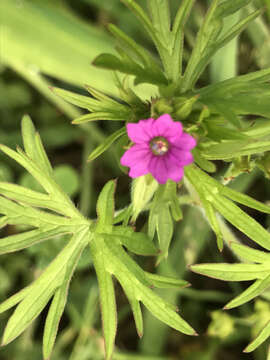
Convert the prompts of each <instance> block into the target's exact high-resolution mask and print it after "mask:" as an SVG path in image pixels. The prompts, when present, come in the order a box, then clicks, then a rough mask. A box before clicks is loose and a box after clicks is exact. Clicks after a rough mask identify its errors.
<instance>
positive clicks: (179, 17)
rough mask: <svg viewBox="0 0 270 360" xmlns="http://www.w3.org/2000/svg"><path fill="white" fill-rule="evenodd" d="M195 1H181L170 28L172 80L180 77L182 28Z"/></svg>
mask: <svg viewBox="0 0 270 360" xmlns="http://www.w3.org/2000/svg"><path fill="white" fill-rule="evenodd" d="M194 1H195V0H183V1H182V2H181V4H180V6H179V9H178V11H177V13H176V16H175V19H174V23H173V27H172V49H173V51H172V63H171V67H172V74H173V76H172V78H173V79H174V80H179V78H180V76H181V75H182V59H183V40H184V26H185V23H186V21H187V20H188V17H189V14H190V11H191V9H192V7H193V5H194Z"/></svg>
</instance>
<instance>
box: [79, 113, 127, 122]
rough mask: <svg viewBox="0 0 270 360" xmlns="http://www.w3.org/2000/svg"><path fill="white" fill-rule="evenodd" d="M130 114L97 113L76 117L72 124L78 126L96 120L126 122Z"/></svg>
mask: <svg viewBox="0 0 270 360" xmlns="http://www.w3.org/2000/svg"><path fill="white" fill-rule="evenodd" d="M129 115H130V114H126V113H123V112H122V113H121V112H117V113H114V112H110V111H99V112H94V113H91V114H86V115H82V116H80V117H78V118H77V119H75V120H73V121H72V124H75V125H79V124H83V123H86V122H89V121H97V120H111V121H126V120H128V119H129Z"/></svg>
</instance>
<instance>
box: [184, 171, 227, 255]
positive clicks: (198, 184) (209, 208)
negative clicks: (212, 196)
mask: <svg viewBox="0 0 270 360" xmlns="http://www.w3.org/2000/svg"><path fill="white" fill-rule="evenodd" d="M192 169H193V168H192V167H187V168H186V171H185V174H186V176H187V178H188V180H189V181H190V183H191V184H192V186H193V187H194V189H195V190H196V192H197V193H198V195H199V198H200V201H201V202H202V205H203V209H204V210H205V215H206V218H207V219H208V221H209V224H210V226H211V228H212V230H213V231H214V233H215V235H216V239H217V246H218V249H219V251H222V249H223V235H222V231H221V229H220V225H219V222H218V220H217V215H216V212H215V209H214V207H213V205H212V204H211V202H209V201H208V196H209V194H208V190H207V189H205V187H204V186H203V182H202V181H198V178H199V177H200V176H198V177H196V173H195V172H193V171H192ZM195 169H196V168H194V170H195ZM196 170H197V169H196ZM202 174H204V173H202ZM198 175H199V174H198ZM200 175H201V172H200ZM209 178H210V177H209ZM210 179H211V178H210ZM213 189H214V186H213Z"/></svg>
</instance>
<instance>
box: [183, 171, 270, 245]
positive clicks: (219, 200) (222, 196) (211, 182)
mask: <svg viewBox="0 0 270 360" xmlns="http://www.w3.org/2000/svg"><path fill="white" fill-rule="evenodd" d="M185 174H186V176H187V178H188V180H189V181H190V183H191V184H192V185H193V187H194V189H195V190H196V191H197V193H198V195H199V197H200V200H201V201H202V204H203V206H205V209H206V215H208V214H207V207H208V205H209V204H210V205H211V206H212V207H213V208H214V209H215V210H216V211H218V212H219V213H220V214H221V215H222V216H223V217H224V218H225V219H226V220H228V221H229V222H230V223H231V224H233V225H234V226H235V227H236V228H238V229H239V230H240V231H242V232H243V233H244V234H246V235H247V236H249V237H250V238H251V239H252V240H253V241H255V242H256V243H257V244H259V245H261V246H262V247H264V248H265V249H267V250H270V234H269V233H268V231H267V230H265V229H264V228H263V227H262V226H261V225H260V224H259V223H258V222H257V221H255V220H254V219H253V218H252V217H251V216H249V215H247V214H246V213H245V212H244V211H243V210H242V209H240V208H239V207H238V206H237V205H235V204H234V203H233V202H232V201H231V200H229V199H232V200H234V201H236V202H239V203H240V204H243V205H246V206H248V207H250V208H253V209H257V210H259V211H262V212H265V213H269V211H270V207H269V206H267V205H265V204H263V203H260V202H259V201H256V200H254V199H252V198H251V197H249V196H247V195H245V194H240V193H238V192H236V191H235V190H233V189H229V188H227V187H225V186H224V185H222V184H220V183H219V182H218V181H216V180H215V179H213V178H211V177H210V176H208V175H207V174H206V173H204V172H203V171H201V170H200V169H198V168H197V167H196V166H194V165H191V166H188V167H186V170H185ZM208 219H209V222H210V225H211V227H212V229H213V230H214V231H215V228H214V226H213V224H212V222H211V217H210V216H208Z"/></svg>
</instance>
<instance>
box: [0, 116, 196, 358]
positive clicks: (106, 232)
mask: <svg viewBox="0 0 270 360" xmlns="http://www.w3.org/2000/svg"><path fill="white" fill-rule="evenodd" d="M22 132H23V136H24V139H23V140H24V146H25V151H26V152H23V151H22V150H21V149H18V151H17V152H16V151H14V150H11V149H9V148H7V147H5V146H3V145H2V146H1V149H2V150H3V152H4V153H5V154H7V155H9V156H10V157H11V158H13V159H14V160H16V161H17V162H18V163H19V164H21V165H22V166H23V167H24V168H25V169H26V170H28V171H29V173H30V174H31V175H32V176H33V177H34V178H35V179H36V180H37V181H38V182H39V183H40V184H41V185H42V187H43V189H44V193H41V192H40V193H39V192H36V191H32V190H29V189H26V188H24V187H21V186H17V185H13V184H8V183H4V182H1V183H0V213H1V214H2V215H3V216H2V217H1V224H2V225H3V226H4V225H6V224H15V225H19V224H23V225H26V226H27V227H28V230H27V231H25V232H23V233H21V234H16V235H12V236H8V237H6V238H4V239H2V240H1V242H0V243H1V246H0V253H7V252H12V251H18V250H21V249H23V248H25V247H28V246H31V245H33V244H35V243H38V242H40V241H45V240H47V239H50V238H53V237H55V236H59V235H64V234H67V233H68V234H70V236H71V239H70V240H69V241H68V242H67V243H66V244H65V246H64V247H63V249H62V250H61V251H60V252H59V254H58V255H57V256H56V257H55V259H54V260H53V261H52V262H51V263H50V264H49V266H48V267H47V268H46V269H45V270H44V272H43V273H42V274H41V275H40V276H39V277H38V278H37V279H36V280H35V281H33V283H31V284H30V285H29V286H27V287H26V288H24V289H23V290H21V291H19V292H18V293H16V294H14V295H13V296H11V297H10V298H9V299H7V300H6V301H4V302H3V303H2V304H0V313H1V312H3V311H6V310H8V309H10V308H11V307H13V306H16V305H17V306H16V309H15V311H14V313H13V314H12V316H11V317H10V319H9V320H8V323H7V326H6V328H5V331H4V335H3V342H2V344H3V345H6V344H8V343H9V342H11V341H12V340H14V339H15V338H16V337H17V336H19V335H20V334H21V333H22V332H23V331H24V330H25V329H26V328H27V327H28V326H29V325H30V324H31V323H32V322H33V321H34V319H35V318H37V317H38V316H39V314H40V313H41V311H42V310H43V309H44V308H45V307H46V305H47V304H48V302H49V301H50V299H52V302H51V304H50V308H49V312H48V315H47V319H46V323H45V329H44V335H43V356H44V359H48V358H49V357H50V355H51V353H52V349H53V345H54V342H55V339H56V335H57V331H58V324H59V321H60V318H61V316H62V314H63V311H64V308H65V304H66V299H67V293H68V289H69V283H70V280H71V277H72V274H73V272H74V271H75V267H76V265H77V263H78V260H79V258H80V256H81V253H82V251H83V250H84V248H85V247H87V245H88V244H89V245H90V252H91V256H92V259H93V263H94V266H95V269H96V273H97V277H98V281H99V288H100V302H101V308H102V319H103V330H104V337H105V344H106V359H110V358H111V355H112V352H113V347H114V339H115V335H116V324H117V315H116V301H115V294H114V288H113V280H112V275H113V276H114V277H116V278H117V280H118V281H119V282H120V284H121V285H122V287H123V289H124V291H125V292H126V294H127V297H128V300H129V302H130V305H131V309H132V312H133V314H134V319H135V323H136V327H137V331H138V334H139V335H142V332H143V321H142V314H141V309H140V303H143V304H144V305H145V306H146V307H147V308H148V309H149V311H151V312H152V313H153V314H154V315H155V316H156V317H157V318H159V319H160V320H161V321H163V322H164V323H166V324H168V325H169V326H171V327H173V328H174V329H177V330H179V331H181V332H183V333H185V334H189V335H194V334H195V332H194V330H193V329H192V328H191V327H190V326H189V325H188V324H187V323H186V322H185V321H184V320H183V319H182V318H181V317H180V316H179V315H177V314H176V312H175V310H176V309H175V307H174V306H173V305H171V304H169V303H166V302H165V301H164V300H163V299H162V298H161V297H159V296H158V295H157V294H155V293H154V291H153V290H152V289H151V287H155V286H156V287H160V288H168V287H180V286H186V285H187V283H186V282H185V281H183V280H178V279H170V278H167V277H161V276H157V275H154V274H150V273H147V272H144V270H143V269H141V268H140V267H139V266H138V265H137V263H136V262H135V261H134V260H133V258H132V257H131V256H130V255H129V254H128V253H127V252H126V251H125V249H124V248H127V249H128V250H129V251H131V252H134V253H136V254H139V255H157V254H158V251H157V249H156V248H155V246H154V244H153V243H152V241H151V240H150V239H149V238H148V236H147V235H146V234H144V233H138V232H135V231H134V230H133V229H132V228H130V227H128V226H123V225H117V226H115V225H114V221H115V216H114V208H115V204H114V202H115V201H114V192H115V185H116V184H115V181H109V182H108V183H107V184H105V186H104V188H103V190H102V191H101V193H100V195H99V197H98V201H97V216H98V219H97V221H92V220H90V219H85V218H84V217H83V216H82V215H81V214H80V212H79V211H78V210H77V209H76V207H75V206H74V204H73V203H72V202H71V200H70V199H69V197H68V196H67V195H66V194H65V193H64V192H63V191H62V189H61V188H60V187H59V185H57V183H56V182H55V180H54V179H53V174H54V173H53V169H52V168H51V165H50V163H49V160H48V158H47V155H46V154H45V151H44V149H43V146H42V143H41V141H40V138H39V137H38V136H37V134H36V133H35V129H34V127H33V124H32V123H31V120H30V118H24V121H23V131H22ZM36 139H38V141H36ZM155 189H156V187H155V186H154V191H155ZM154 191H153V192H154ZM152 194H153V193H152ZM164 194H165V195H166V196H165V198H167V197H168V199H169V200H170V201H171V204H170V206H171V211H172V213H173V214H174V216H175V217H176V218H177V217H179V211H178V210H177V206H176V204H174V202H173V201H172V200H174V199H171V193H170V192H168V193H166V191H165V192H164ZM150 199H151V197H149V196H148V197H147V199H146V200H145V199H144V205H143V207H144V206H145V205H146V204H147V203H148V201H149V200H150ZM60 204H61V206H62V208H61V207H60Z"/></svg>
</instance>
